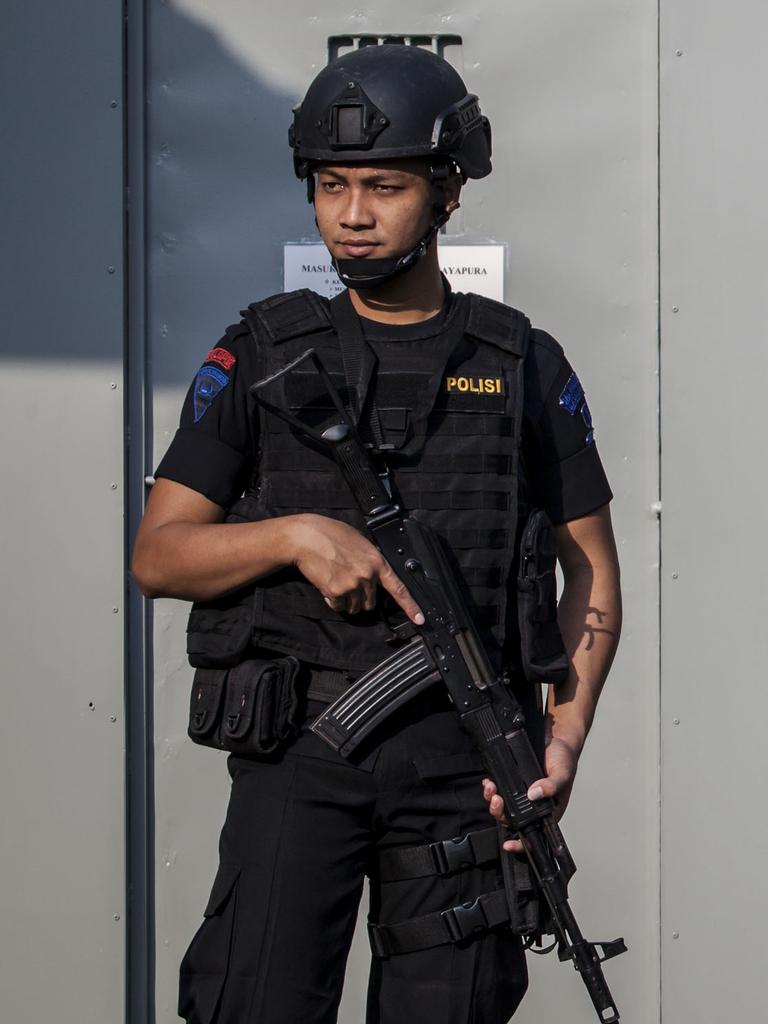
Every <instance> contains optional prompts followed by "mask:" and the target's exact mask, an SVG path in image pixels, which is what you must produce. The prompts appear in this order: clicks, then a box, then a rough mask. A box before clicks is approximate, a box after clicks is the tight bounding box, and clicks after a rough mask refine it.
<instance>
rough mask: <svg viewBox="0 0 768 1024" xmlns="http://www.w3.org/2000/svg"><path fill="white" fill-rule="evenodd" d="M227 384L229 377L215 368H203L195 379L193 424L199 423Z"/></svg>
mask: <svg viewBox="0 0 768 1024" xmlns="http://www.w3.org/2000/svg"><path fill="white" fill-rule="evenodd" d="M227 384H229V377H228V376H227V375H226V373H222V371H221V370H217V369H216V367H215V366H203V367H202V368H201V369H200V370H198V371H197V377H195V393H194V405H195V423H199V422H200V420H201V419H202V418H203V416H205V414H206V413H207V412H208V410H209V409H210V407H211V403H212V402H213V400H214V398H215V397H216V396H217V395H218V394H219V392H221V391H223V390H224V388H225V387H226V386H227Z"/></svg>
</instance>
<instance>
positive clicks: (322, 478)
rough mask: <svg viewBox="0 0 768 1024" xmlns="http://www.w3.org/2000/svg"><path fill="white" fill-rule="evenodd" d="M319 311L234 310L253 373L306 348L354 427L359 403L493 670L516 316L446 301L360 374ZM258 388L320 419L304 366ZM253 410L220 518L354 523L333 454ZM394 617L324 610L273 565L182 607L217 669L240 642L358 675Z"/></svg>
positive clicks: (504, 544) (293, 306) (500, 637)
mask: <svg viewBox="0 0 768 1024" xmlns="http://www.w3.org/2000/svg"><path fill="white" fill-rule="evenodd" d="M340 301H346V302H349V299H348V298H347V296H346V294H345V295H344V296H343V297H342V298H340V299H337V300H334V303H336V304H338V303H339V302H340ZM333 309H334V307H331V306H330V305H329V303H328V302H327V301H326V300H324V299H321V298H320V297H319V296H317V295H315V294H314V293H313V292H309V291H299V292H292V293H288V294H285V295H279V296H275V297H273V298H270V299H266V300H264V301H263V302H259V303H255V304H253V305H251V306H249V308H248V309H247V310H245V311H244V312H243V316H244V319H245V322H246V323H247V324H248V326H249V328H250V330H251V333H252V335H253V338H254V343H255V344H256V345H258V348H259V354H260V359H261V361H262V367H263V375H262V376H264V377H266V376H268V375H270V374H273V373H274V372H276V371H277V370H279V369H281V368H282V367H283V366H285V364H287V363H288V362H290V361H291V360H293V359H295V358H296V357H297V356H299V355H301V354H302V353H303V352H305V351H306V350H307V349H308V348H310V347H313V348H314V349H315V350H316V351H317V352H318V354H319V355H320V357H321V359H322V360H323V363H324V364H325V366H326V368H327V369H328V371H329V373H330V375H331V378H332V380H333V381H334V383H335V385H336V387H337V389H338V390H339V392H340V393H341V395H342V398H343V399H344V401H345V404H346V405H347V406H348V407H349V408H350V409H351V410H352V412H353V414H354V415H355V417H356V418H357V419H358V421H359V427H360V430H361V433H362V434H363V435H364V436H365V433H366V431H368V430H369V429H370V422H371V415H372V414H371V413H370V407H371V405H373V407H374V409H375V416H376V421H377V424H378V425H380V433H383V435H384V442H385V445H386V446H388V447H387V448H386V452H385V458H386V462H387V465H388V466H389V469H390V471H391V479H392V483H393V492H394V496H395V497H396V498H397V500H399V502H400V503H401V505H402V506H403V508H404V509H406V510H407V511H409V512H411V513H413V514H414V515H415V516H416V517H418V518H419V519H422V520H423V521H425V522H426V523H428V524H429V525H430V526H431V527H432V528H433V529H434V530H435V531H436V532H437V533H438V534H439V535H440V536H441V537H442V538H443V540H444V541H445V543H446V545H447V547H448V549H449V550H450V551H451V552H452V554H453V558H454V560H455V563H456V568H457V571H458V574H459V578H460V580H461V581H462V582H463V589H464V593H465V596H466V598H467V601H468V604H469V607H470V609H471V611H472V613H473V616H474V619H475V622H476V623H477V625H478V627H479V628H480V631H481V633H482V635H483V638H484V640H485V642H486V643H487V645H488V649H489V653H490V654H491V656H492V658H493V659H494V660H495V661H496V662H497V663H499V664H500V663H501V660H502V658H503V657H504V656H505V654H507V653H508V652H506V651H505V640H506V639H507V637H508V633H509V630H508V619H510V620H511V619H512V618H513V617H514V616H515V615H516V609H515V603H514V602H515V596H514V594H515V580H514V573H512V576H510V573H511V572H512V569H513V561H514V554H515V544H516V536H517V524H518V498H519V479H520V470H519V463H520V431H521V422H522V402H523V387H522V380H523V359H524V356H525V351H526V346H527V341H528V332H529V327H530V325H529V322H528V320H527V319H526V317H525V316H523V314H521V313H519V312H517V311H516V310H513V309H511V308H509V307H508V306H504V305H501V304H500V303H497V302H493V301H491V300H489V299H485V298H481V297H479V296H477V295H454V296H453V301H452V305H451V309H450V312H449V314H448V317H447V319H446V323H445V325H444V329H443V331H442V333H441V335H440V336H439V337H438V338H436V339H428V340H426V341H425V342H424V345H423V346H422V345H415V346H406V347H407V350H408V352H409V353H410V355H408V354H407V353H406V348H404V349H403V354H402V356H401V357H400V358H399V359H398V362H397V365H379V366H378V367H375V368H374V367H373V366H372V365H371V363H370V360H369V362H368V366H367V371H366V366H365V365H363V366H362V367H360V366H356V367H355V368H352V369H351V368H350V366H349V362H350V358H349V350H348V348H347V349H345V350H344V354H343V355H342V350H341V348H340V345H339V338H338V337H337V333H336V331H335V330H334V323H333V319H334V318H333V317H332V311H333ZM335 319H336V320H337V322H338V316H337V317H335ZM367 355H368V356H371V353H370V352H368V353H367ZM374 362H375V360H374ZM366 372H367V375H368V379H367V380H365V379H363V378H365V377H366ZM350 376H352V378H353V379H352V380H350ZM358 376H359V377H360V380H357V379H356V378H357V377H358ZM361 389H362V390H363V391H365V392H366V393H365V394H361ZM414 393H415V394H416V402H415V403H414V402H413V401H412V398H413V395H414ZM366 395H367V398H366ZM406 396H408V397H406ZM268 397H269V401H270V403H271V404H272V405H277V406H279V407H282V408H284V409H288V410H289V411H290V412H291V413H292V414H293V415H294V416H296V417H298V418H299V419H301V420H302V421H303V422H307V423H309V424H311V425H312V426H313V427H314V428H318V427H320V428H321V429H322V425H323V424H324V423H325V422H326V421H330V420H331V419H332V416H333V407H332V405H331V402H330V400H329V398H328V397H327V395H326V394H325V391H324V388H323V386H322V383H321V381H320V379H319V377H318V375H317V374H316V373H315V372H314V370H313V368H312V366H311V364H303V366H302V367H300V368H299V370H298V371H297V372H294V373H292V374H290V375H289V376H288V377H287V378H283V379H282V380H281V381H279V382H278V383H276V384H274V385H272V386H271V387H270V392H269V396H268ZM409 399H411V401H410V403H409V401H408V400H409ZM254 415H258V416H259V419H260V423H259V428H260V429H259V436H260V460H259V465H258V467H256V470H255V474H254V479H253V482H252V485H251V487H250V488H249V489H248V491H247V493H246V494H245V496H244V497H243V498H241V499H240V501H239V502H237V503H236V505H235V506H234V507H233V509H232V510H231V513H230V516H229V521H255V520H258V519H263V518H266V517H272V516H285V515H291V514H295V513H300V512H317V513H321V514H323V515H329V516H332V517H333V518H336V519H340V520H343V521H345V522H348V523H351V524H352V525H354V526H357V527H358V528H360V527H362V525H363V523H362V519H361V516H360V514H359V512H358V511H357V509H356V507H355V506H354V503H353V499H352V497H351V494H350V493H349V491H348V489H347V487H346V485H345V483H344V481H343V479H342V477H341V475H340V473H339V471H338V470H337V468H336V465H335V463H333V461H332V460H331V459H330V458H329V457H328V456H327V455H325V454H323V453H322V452H320V451H316V450H314V449H313V448H312V447H311V446H310V445H309V444H308V443H307V442H306V441H305V440H303V439H302V438H300V437H299V436H298V434H297V432H296V431H294V430H293V429H291V428H290V427H289V426H288V425H287V424H286V423H285V422H284V421H282V420H280V419H279V418H278V417H276V416H275V415H273V414H271V413H269V412H267V411H265V410H263V409H260V410H259V411H258V412H257V411H256V408H255V404H254ZM380 441H381V437H379V442H380ZM388 600H389V599H388ZM508 603H509V605H510V608H509V611H508ZM395 613H397V614H395ZM401 619H402V613H399V612H398V609H397V608H396V606H394V605H392V606H391V607H388V606H387V605H383V607H382V608H381V609H380V610H377V611H375V612H371V613H361V614H359V615H354V616H347V615H344V614H342V613H337V612H334V611H332V610H331V609H329V608H328V607H327V605H326V604H325V602H324V601H323V599H322V597H321V595H320V593H319V592H318V591H317V590H316V589H315V588H314V587H313V586H312V585H311V584H310V583H308V582H307V581H306V580H305V579H304V578H303V577H302V576H301V574H300V573H299V572H298V571H297V570H294V569H285V570H282V571H280V572H276V573H274V574H272V575H270V576H268V577H265V578H263V579H261V580H259V581H258V582H257V584H256V585H255V586H254V587H250V588H245V589H244V590H243V591H240V592H238V594H236V595H229V596H228V597H226V598H223V599H221V600H220V601H217V602H212V603H209V604H198V605H196V606H195V607H194V608H193V612H192V616H191V618H190V627H189V647H188V650H189V653H190V660H191V661H192V663H193V664H222V663H227V661H229V662H230V663H231V662H232V661H233V660H237V657H239V656H242V653H243V652H242V650H241V651H240V653H239V654H237V653H234V652H236V649H237V648H238V647H240V648H242V647H243V645H245V647H247V646H248V645H249V644H250V645H251V646H254V647H260V648H265V649H267V650H273V651H280V652H284V653H288V654H294V655H296V656H298V657H299V658H301V659H303V660H304V661H306V662H309V663H312V664H314V665H320V666H326V667H328V668H334V669H341V670H346V671H350V672H352V673H359V672H362V671H365V670H366V669H368V668H370V667H372V666H373V665H375V664H376V663H377V662H379V661H380V660H381V659H383V658H385V657H387V656H388V655H389V654H391V653H392V651H393V645H396V643H397V638H396V637H395V635H394V633H393V632H392V629H391V625H392V624H394V622H395V621H401Z"/></svg>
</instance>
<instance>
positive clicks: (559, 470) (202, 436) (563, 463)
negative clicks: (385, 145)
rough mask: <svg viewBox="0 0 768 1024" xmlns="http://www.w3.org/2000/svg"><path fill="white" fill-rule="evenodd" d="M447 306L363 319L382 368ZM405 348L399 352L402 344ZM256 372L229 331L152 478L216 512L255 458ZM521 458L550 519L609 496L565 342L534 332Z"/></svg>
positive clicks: (241, 331) (432, 327) (232, 497)
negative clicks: (401, 318) (429, 313)
mask: <svg viewBox="0 0 768 1024" xmlns="http://www.w3.org/2000/svg"><path fill="white" fill-rule="evenodd" d="M447 313H448V307H447V306H446V308H445V309H444V310H443V311H442V312H441V313H439V314H438V315H437V316H436V317H433V318H432V319H430V320H427V321H424V322H422V323H419V324H406V325H392V324H380V323H377V322H375V321H372V320H366V319H362V320H361V323H362V327H363V333H364V334H365V337H366V339H367V341H368V342H369V344H370V345H371V347H372V348H373V350H374V352H375V353H376V355H377V357H378V359H379V362H380V364H381V365H386V364H387V363H388V362H389V361H390V360H393V359H395V358H396V357H397V347H398V346H412V345H423V344H429V339H430V338H435V337H436V336H437V335H439V334H440V332H441V330H442V327H443V323H444V321H445V319H446V316H447ZM401 352H402V350H401ZM259 376H260V371H259V366H258V362H257V353H256V347H255V345H254V342H253V338H252V337H251V334H250V332H249V330H248V328H247V327H246V326H244V325H243V324H236V325H233V326H232V327H228V328H227V330H226V332H225V334H224V337H223V338H222V339H221V340H220V341H219V342H218V344H217V345H216V346H215V347H214V348H213V349H211V351H210V352H209V353H208V355H207V356H206V358H205V361H204V363H203V365H202V367H201V369H200V370H199V371H198V373H197V375H196V377H195V380H194V381H193V382H192V386H191V387H190V389H189V391H188V393H187V397H186V399H185V401H184V405H183V408H182V411H181V422H180V425H179V429H178V431H177V432H176V435H175V437H174V439H173V441H172V442H171V445H170V447H169V449H168V451H167V452H166V454H165V456H164V458H163V459H162V461H161V462H160V465H159V466H158V467H157V470H156V472H155V476H158V477H165V478H167V479H169V480H175V481H176V482H177V483H181V484H184V485H185V486H187V487H191V488H192V490H195V491H198V492H199V493H201V494H203V495H205V497H206V498H209V499H210V500H211V501H213V502H215V503H216V504H217V505H221V506H222V507H223V508H227V507H229V506H230V505H231V504H232V503H233V502H234V501H236V500H237V498H238V497H239V496H240V495H241V494H242V492H243V490H244V488H245V486H246V484H247V483H248V481H249V480H250V478H251V475H252V471H253V466H254V463H255V461H256V458H257V452H258V437H257V423H256V418H255V416H254V415H253V403H252V401H249V398H248V389H249V388H250V386H251V384H253V383H254V381H256V380H258V379H259ZM523 377H524V391H525V394H524V405H523V445H522V448H523V451H522V454H523V460H524V463H525V467H526V476H527V479H528V485H529V492H530V498H531V500H532V502H533V503H534V504H536V505H538V506H539V507H541V508H544V509H545V510H546V511H547V513H548V515H549V517H550V519H551V520H552V522H553V523H562V522H567V521H569V520H572V519H578V518H580V517H581V516H585V515H588V514H589V513H590V512H594V511H595V509H597V508H600V507H601V506H602V505H605V504H607V502H609V501H610V500H611V498H612V494H611V489H610V487H609V485H608V481H607V479H606V476H605V472H604V470H603V466H602V463H601V461H600V456H599V455H598V452H597V448H596V446H595V440H594V428H593V425H592V418H591V415H590V412H589V406H588V405H587V401H586V398H585V396H584V391H583V389H582V387H581V384H580V382H579V379H578V377H577V376H576V374H575V373H574V371H573V369H572V367H571V365H570V363H569V362H568V360H567V359H566V357H565V354H564V353H563V350H562V348H561V347H560V345H559V344H558V343H557V342H556V341H555V340H554V338H552V337H550V335H548V334H546V333H545V332H544V331H540V330H536V329H534V330H533V331H532V333H531V337H530V342H529V347H528V352H527V354H526V358H525V364H524V368H523Z"/></svg>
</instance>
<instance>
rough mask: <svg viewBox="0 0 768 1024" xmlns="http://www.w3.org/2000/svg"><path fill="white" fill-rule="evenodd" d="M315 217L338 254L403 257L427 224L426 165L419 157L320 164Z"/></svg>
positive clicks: (429, 200)
mask: <svg viewBox="0 0 768 1024" xmlns="http://www.w3.org/2000/svg"><path fill="white" fill-rule="evenodd" d="M315 216H316V217H317V224H318V227H319V229H320V234H321V235H322V237H323V241H324V242H325V244H326V246H327V247H328V250H329V252H330V253H331V255H332V256H334V257H336V258H337V259H356V258H365V257H367V256H370V257H372V258H374V259H386V258H391V257H393V256H402V255H403V253H406V252H409V251H410V250H411V249H412V248H413V247H414V246H415V245H416V244H417V243H418V242H419V241H420V239H421V238H422V237H423V236H424V234H425V233H426V231H427V230H428V229H429V227H430V225H431V223H432V192H431V187H430V184H429V179H428V169H427V167H426V165H425V164H424V162H423V161H420V160H386V161H381V162H380V163H376V164H371V165H370V166H360V165H357V164H343V163H342V164H324V165H323V166H321V167H320V169H319V170H318V172H317V187H316V189H315Z"/></svg>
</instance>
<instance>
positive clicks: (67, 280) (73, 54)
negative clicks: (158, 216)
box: [0, 0, 123, 360]
mask: <svg viewBox="0 0 768 1024" xmlns="http://www.w3.org/2000/svg"><path fill="white" fill-rule="evenodd" d="M3 13H4V17H3V54H2V60H0V92H1V93H2V96H3V97H4V101H3V113H2V136H1V137H0V144H1V145H2V152H3V160H2V162H1V163H0V187H1V188H2V192H3V195H4V211H3V246H4V249H5V250H6V253H7V267H8V268H9V271H10V272H9V273H7V274H6V273H4V274H3V276H2V279H0V297H1V298H2V303H3V310H4V323H3V333H2V340H1V341H0V352H1V353H2V354H4V355H9V356H19V355H20V354H23V355H24V356H25V357H34V358H47V357H53V358H57V359H58V358H66V359H69V358H71V359H78V360H80V359H109V358H110V357H113V356H114V355H115V353H120V352H121V350H122V323H121V319H120V313H121V306H122V254H123V240H122V178H123V155H122V130H123V128H122V117H123V112H122V5H121V4H119V3H116V2H114V0H112V2H110V3H97V2H94V0H76V2H75V3H70V4H50V3H44V2H40V0H32V2H30V3H20V2H15V3H12V4H6V5H5V7H4V12H3ZM113 104H114V105H113ZM110 267H111V268H112V271H113V272H112V273H110ZM86 285H87V287H86ZM116 314H117V316H116Z"/></svg>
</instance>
